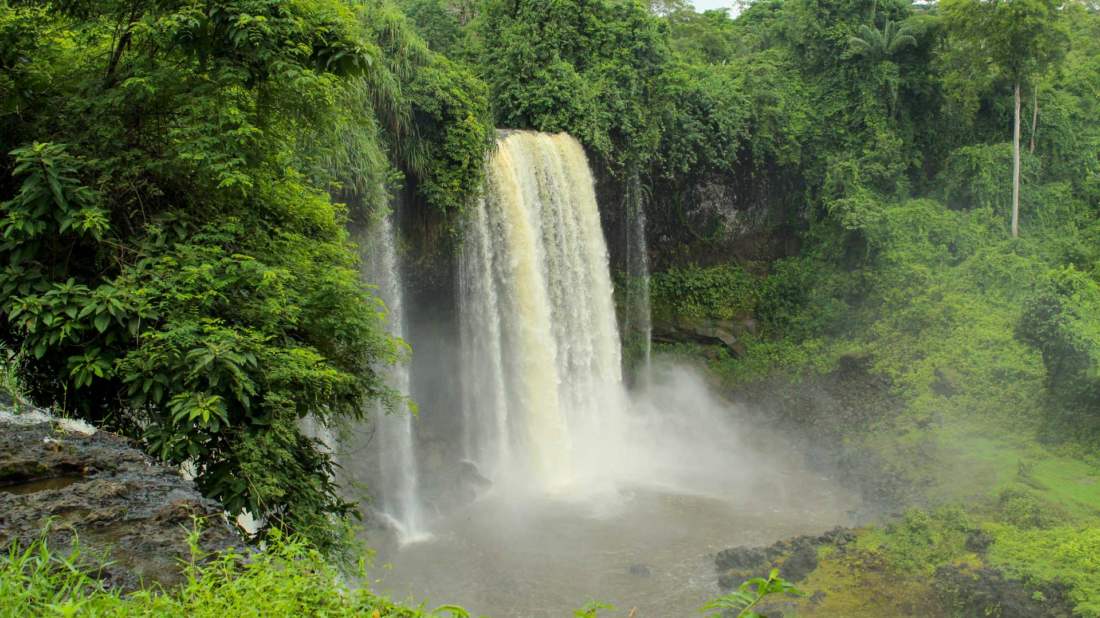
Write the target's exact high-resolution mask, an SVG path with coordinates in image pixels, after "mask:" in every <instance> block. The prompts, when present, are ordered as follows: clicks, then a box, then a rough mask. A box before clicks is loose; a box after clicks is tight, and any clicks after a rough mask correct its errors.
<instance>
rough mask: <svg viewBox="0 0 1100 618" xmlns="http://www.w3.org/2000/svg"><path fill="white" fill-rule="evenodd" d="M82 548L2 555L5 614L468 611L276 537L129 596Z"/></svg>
mask: <svg viewBox="0 0 1100 618" xmlns="http://www.w3.org/2000/svg"><path fill="white" fill-rule="evenodd" d="M86 569H87V563H86V561H84V560H83V559H82V556H81V555H80V553H79V549H77V550H75V551H73V552H72V553H68V554H59V553H55V552H52V551H51V550H50V549H49V548H48V547H47V546H46V544H45V543H44V542H38V543H35V544H33V545H32V546H31V547H29V548H27V549H16V548H11V549H10V550H9V551H8V553H7V554H6V555H0V617H2V618H22V617H23V616H65V617H72V616H89V617H92V616H94V617H97V618H98V617H104V618H112V617H116V616H118V617H121V616H149V617H156V618H160V617H164V618H169V617H171V618H175V617H178V616H188V617H194V618H249V617H255V618H260V617H267V616H326V617H343V616H346V617H349V618H350V617H351V616H362V617H366V618H435V617H442V616H451V617H467V616H469V614H467V613H466V612H465V611H464V610H462V609H461V608H458V607H453V606H443V607H440V608H437V609H435V610H430V611H429V610H427V609H425V608H423V607H407V606H402V605H398V604H395V603H393V602H391V601H389V600H387V599H385V598H383V597H379V596H377V595H374V594H372V593H371V592H369V591H367V590H365V589H355V588H352V587H350V586H348V585H347V584H346V583H345V582H344V579H343V577H342V576H341V575H340V573H339V572H338V571H337V570H336V569H335V568H334V567H333V566H332V565H330V564H329V563H328V562H326V561H325V559H324V557H323V556H322V555H321V554H320V553H319V552H318V551H316V550H315V549H312V548H310V547H309V546H308V545H306V544H305V543H303V542H301V541H298V540H295V539H285V538H275V539H273V541H272V542H271V543H270V544H269V546H268V548H267V549H266V550H264V551H262V552H257V553H253V554H248V555H247V556H246V557H242V556H240V555H224V556H221V557H218V558H215V559H214V560H213V561H212V562H210V563H208V564H206V565H204V566H197V565H196V564H195V563H194V562H192V563H191V564H186V565H183V572H184V574H185V576H186V582H185V583H184V584H183V585H182V586H181V587H180V588H178V589H172V590H163V589H159V588H148V589H144V590H140V591H138V592H135V593H132V594H129V595H126V596H122V595H121V594H120V593H119V592H117V591H113V590H107V589H106V588H104V586H103V584H102V583H101V582H99V581H98V580H96V579H95V578H94V577H92V576H90V575H89V574H88V573H87V570H86Z"/></svg>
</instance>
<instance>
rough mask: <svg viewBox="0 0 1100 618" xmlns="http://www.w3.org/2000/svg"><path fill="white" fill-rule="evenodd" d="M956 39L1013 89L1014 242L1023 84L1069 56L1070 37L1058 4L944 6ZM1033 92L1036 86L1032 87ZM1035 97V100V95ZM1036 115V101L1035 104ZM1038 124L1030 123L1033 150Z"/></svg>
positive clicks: (991, 1) (1022, 1)
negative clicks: (1061, 17)
mask: <svg viewBox="0 0 1100 618" xmlns="http://www.w3.org/2000/svg"><path fill="white" fill-rule="evenodd" d="M940 7H941V10H942V11H943V16H944V20H945V22H946V25H947V27H948V30H949V32H951V34H952V36H955V37H959V38H960V39H962V40H963V41H965V42H967V43H969V44H968V45H966V47H967V48H968V49H971V50H974V54H975V57H974V58H973V61H974V62H973V65H974V66H975V67H980V68H979V69H978V70H993V71H996V72H997V73H998V75H999V77H1001V78H1002V79H1004V80H1005V81H1008V82H1009V83H1010V84H1012V91H1013V99H1014V103H1015V105H1014V114H1013V122H1012V236H1013V238H1015V237H1017V236H1018V235H1019V232H1020V223H1019V222H1020V167H1021V165H1020V133H1021V131H1020V107H1021V101H1020V99H1021V90H1022V88H1023V84H1024V83H1026V82H1032V81H1033V80H1034V79H1035V78H1036V76H1038V75H1039V74H1040V73H1042V72H1043V71H1044V70H1046V68H1047V67H1048V66H1049V65H1050V64H1051V63H1053V62H1055V61H1057V60H1058V59H1060V58H1061V57H1062V55H1063V54H1064V53H1065V49H1066V45H1067V41H1068V39H1067V37H1066V34H1065V31H1064V26H1063V24H1062V23H1061V20H1060V14H1059V4H1058V2H1057V0H943V2H941V4H940ZM1033 88H1034V86H1033ZM1035 96H1037V95H1035ZM1035 106H1036V107H1035V109H1036V112H1035V113H1033V116H1036V115H1037V110H1038V100H1037V99H1036V101H1035ZM1034 132H1035V121H1034V119H1033V121H1032V143H1031V144H1030V145H1029V150H1034V136H1035V133H1034Z"/></svg>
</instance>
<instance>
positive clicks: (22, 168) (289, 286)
mask: <svg viewBox="0 0 1100 618" xmlns="http://www.w3.org/2000/svg"><path fill="white" fill-rule="evenodd" d="M123 9H125V10H123ZM404 24H405V22H404V18H403V17H401V16H400V15H399V14H395V12H394V10H393V9H392V7H391V6H390V5H389V4H387V3H386V2H382V1H378V2H367V3H355V4H354V6H353V5H351V4H349V3H345V2H342V1H341V0H297V1H295V2H282V1H277V0H228V1H225V2H218V3H215V4H214V5H211V6H210V7H207V6H205V5H202V4H201V3H195V2H170V3H163V2H136V3H125V6H124V3H116V2H102V3H101V2H68V3H57V4H54V5H41V4H38V3H23V2H19V3H2V4H0V40H2V41H3V42H4V46H3V51H2V52H0V56H2V57H0V90H2V91H3V95H4V96H3V101H4V103H3V105H2V106H0V171H2V173H0V290H2V292H3V294H2V297H0V317H2V318H3V319H2V321H0V324H2V326H0V340H2V341H3V343H4V344H5V345H6V346H7V347H8V349H11V350H13V351H15V352H17V353H18V358H19V359H20V360H19V362H20V373H21V376H20V380H21V382H22V383H23V384H24V385H25V387H26V391H27V394H28V396H29V397H31V398H32V399H33V401H34V402H35V403H36V404H37V405H41V406H51V405H54V406H57V407H58V408H60V409H61V410H62V411H63V412H64V413H68V414H74V415H78V416H80V417H82V418H85V419H88V420H91V421H93V422H95V423H98V424H100V425H103V426H105V427H106V428H108V429H112V430H116V431H120V432H123V433H125V434H127V435H129V436H132V437H135V438H138V439H140V440H141V441H142V442H143V443H144V445H145V447H146V448H147V449H148V450H149V451H150V452H152V453H153V454H154V455H156V456H158V457H160V458H161V459H162V460H164V461H166V462H168V463H171V464H173V465H183V464H188V465H189V466H190V467H191V468H192V469H193V470H194V472H195V475H196V481H197V483H198V485H199V486H200V488H201V489H202V490H203V492H204V493H205V494H206V495H208V496H210V497H213V498H217V499H219V500H220V501H222V503H223V504H225V505H226V508H227V509H228V510H229V511H230V513H232V514H237V513H240V512H242V511H244V510H247V511H250V512H251V513H252V514H253V515H255V516H257V518H258V519H259V520H260V521H261V522H262V529H261V535H260V538H263V536H264V535H265V534H266V533H267V532H268V531H270V530H273V529H282V530H291V531H296V532H298V533H301V534H305V535H308V536H309V537H310V539H311V540H312V541H313V542H314V543H315V544H317V545H318V546H319V547H321V548H322V549H323V550H326V551H327V550H330V549H333V548H334V547H335V546H337V545H339V543H340V539H341V538H342V536H341V534H340V531H339V525H338V524H336V523H335V521H334V518H340V517H344V516H347V515H349V514H350V513H351V509H350V505H348V504H346V503H344V501H343V500H341V499H340V498H339V497H338V496H337V494H336V488H335V486H334V484H333V481H332V480H331V479H332V478H333V476H332V462H331V461H330V458H329V456H328V455H327V454H326V453H325V452H323V451H321V450H319V449H318V448H317V447H316V444H315V443H314V441H313V440H312V439H310V438H308V437H306V436H304V435H303V434H302V432H301V431H300V429H299V422H300V421H301V420H302V419H304V418H306V417H307V416H310V417H313V418H314V419H316V420H317V421H318V422H320V423H321V424H325V425H332V424H334V423H336V422H337V421H338V419H340V418H358V417H359V416H360V415H361V414H362V411H363V410H364V409H365V403H366V402H367V400H369V399H381V400H383V401H387V402H391V403H392V402H393V401H395V399H396V397H397V394H396V393H392V392H390V390H389V389H388V388H387V387H386V385H385V382H384V379H383V378H382V376H381V374H380V369H381V367H383V366H384V365H385V364H387V363H392V362H395V361H397V360H398V359H399V357H400V353H399V352H400V347H399V345H398V343H397V342H395V341H393V340H391V339H390V338H389V337H388V336H387V335H386V334H385V333H384V330H383V328H382V312H381V311H380V310H379V309H380V308H379V304H378V302H377V301H376V299H375V298H374V297H373V295H372V293H371V291H370V289H369V287H368V286H367V285H366V284H365V283H364V282H362V281H360V274H359V267H358V263H357V257H356V256H357V254H356V251H355V250H354V247H353V246H352V245H351V243H350V241H349V236H348V233H347V231H346V229H345V227H346V224H347V223H348V221H349V220H350V219H353V218H354V219H362V218H364V217H366V216H368V215H369V211H371V210H377V209H378V208H379V207H380V206H381V205H382V203H383V201H384V200H385V199H387V196H386V194H385V191H384V190H383V183H385V182H386V181H387V180H389V179H392V178H394V177H395V173H394V170H393V169H392V168H391V162H392V164H393V165H395V166H398V167H401V168H404V169H407V170H408V171H409V172H410V173H411V174H412V175H413V176H415V177H416V178H417V180H419V181H420V186H421V188H422V189H423V191H424V192H425V193H426V195H427V198H428V201H429V203H431V204H432V205H434V206H436V207H437V208H438V209H439V211H440V212H441V213H444V214H445V213H448V212H456V213H457V212H461V210H462V207H463V206H464V205H465V204H466V203H467V202H469V201H470V200H471V199H472V198H473V196H474V195H475V194H476V192H477V190H478V187H479V186H480V182H481V174H482V171H481V166H482V161H483V158H484V153H485V151H486V148H487V144H488V141H489V136H490V135H491V129H490V126H489V124H488V123H487V122H486V121H485V118H486V115H487V110H488V104H487V100H486V96H485V94H484V90H483V89H482V88H481V87H480V85H479V84H478V83H477V82H476V80H474V79H473V78H472V77H470V76H469V75H468V74H467V73H465V72H463V71H462V70H461V69H459V68H456V67H454V66H452V65H451V64H450V63H448V61H447V60H446V59H444V58H442V57H439V56H437V55H434V54H432V53H431V52H429V51H428V50H427V49H426V48H425V46H424V44H423V42H422V41H420V40H419V39H418V38H417V37H416V36H415V35H414V34H412V33H411V31H410V30H409V29H408V28H407V27H406V26H405V25H404ZM413 69H416V70H413ZM410 136H414V137H410ZM398 144H400V147H398ZM337 192H338V193H340V194H341V195H344V196H346V197H348V199H349V201H350V203H351V205H352V208H350V209H349V208H348V207H347V206H345V205H343V204H340V203H337V202H335V201H334V200H333V198H332V197H331V195H332V194H335V193H337Z"/></svg>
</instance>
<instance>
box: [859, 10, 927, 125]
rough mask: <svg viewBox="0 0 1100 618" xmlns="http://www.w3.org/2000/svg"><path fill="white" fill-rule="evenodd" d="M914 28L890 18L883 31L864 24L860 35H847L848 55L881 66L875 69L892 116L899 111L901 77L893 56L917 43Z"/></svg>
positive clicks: (888, 110)
mask: <svg viewBox="0 0 1100 618" xmlns="http://www.w3.org/2000/svg"><path fill="white" fill-rule="evenodd" d="M872 20H873V18H872ZM911 31H912V29H911V28H910V26H909V25H908V24H904V23H903V24H898V23H897V22H894V21H892V20H890V19H887V20H886V23H884V24H883V26H882V29H881V30H879V29H877V28H875V27H874V25H873V24H862V25H861V26H860V27H859V35H858V36H856V35H853V36H850V37H848V50H847V51H846V52H845V55H846V56H847V57H849V58H862V59H865V60H867V61H869V62H870V63H871V65H872V66H873V67H875V68H876V69H881V71H876V72H879V75H878V77H879V79H880V81H881V82H882V87H883V89H884V90H885V92H886V105H887V112H888V113H889V114H890V116H891V117H892V116H893V115H894V113H895V111H896V110H897V98H898V80H899V76H898V66H897V63H895V62H894V61H893V58H894V56H896V55H897V54H898V53H899V52H901V50H903V49H905V48H906V47H910V46H915V45H916V44H917V39H916V37H914V36H913V35H912V33H911Z"/></svg>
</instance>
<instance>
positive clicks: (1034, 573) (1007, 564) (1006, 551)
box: [986, 524, 1100, 617]
mask: <svg viewBox="0 0 1100 618" xmlns="http://www.w3.org/2000/svg"><path fill="white" fill-rule="evenodd" d="M986 529H987V531H989V532H990V533H991V534H993V536H994V538H995V539H996V542H995V543H994V544H993V546H992V548H991V549H990V553H989V560H990V562H991V563H993V564H994V565H996V566H999V567H1001V568H1002V569H1004V570H1005V571H1006V572H1007V573H1009V574H1010V575H1013V576H1016V577H1019V578H1022V579H1024V580H1025V581H1031V582H1036V583H1048V582H1064V583H1067V584H1069V585H1070V586H1071V587H1072V588H1071V591H1070V596H1071V598H1072V599H1073V600H1074V602H1075V603H1076V607H1075V608H1074V609H1075V611H1076V612H1077V613H1079V614H1080V615H1082V616H1086V617H1096V616H1100V576H1098V574H1100V526H1096V525H1092V526H1059V527H1055V528H1050V529H1047V530H1041V529H1035V530H1020V529H1018V528H1015V527H1012V526H1007V525H995V524H990V525H987V526H986Z"/></svg>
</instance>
